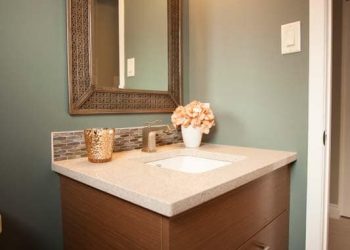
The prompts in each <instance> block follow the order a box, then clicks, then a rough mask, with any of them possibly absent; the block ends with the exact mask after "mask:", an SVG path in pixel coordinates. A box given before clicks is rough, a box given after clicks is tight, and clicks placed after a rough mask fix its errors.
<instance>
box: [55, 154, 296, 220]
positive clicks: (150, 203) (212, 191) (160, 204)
mask: <svg viewBox="0 0 350 250" xmlns="http://www.w3.org/2000/svg"><path fill="white" fill-rule="evenodd" d="M296 160H297V154H296V153H292V152H291V153H290V156H288V157H286V158H284V159H281V160H279V161H276V162H274V163H272V164H269V165H266V166H263V167H261V168H259V169H257V170H255V171H253V172H249V173H247V174H244V175H242V176H240V177H238V178H236V179H232V180H230V181H228V182H226V183H222V184H221V185H218V186H215V187H212V188H209V189H208V190H205V191H203V192H200V193H197V194H194V195H192V196H190V197H188V198H185V199H183V200H180V201H177V202H175V203H172V204H169V203H167V202H165V201H161V200H159V199H153V198H150V197H146V196H145V195H141V194H139V193H136V192H133V191H131V190H127V189H124V188H122V187H118V186H116V185H115V184H112V183H108V182H105V181H102V180H99V179H97V178H93V177H91V176H88V175H84V174H80V173H77V172H75V171H72V170H70V169H67V168H65V167H62V166H59V164H57V163H56V162H52V164H51V168H52V170H53V171H54V172H56V173H58V174H61V175H63V176H66V177H68V178H71V179H73V180H76V181H79V182H81V183H83V184H86V185H88V186H91V187H93V188H96V189H98V190H100V191H102V192H105V193H108V194H110V195H113V196H115V197H118V198H120V199H123V200H125V201H128V202H131V203H133V204H135V205H138V206H141V207H143V208H146V209H148V210H150V211H153V212H155V213H158V214H161V215H163V216H166V217H173V216H175V215H178V214H180V213H182V212H185V211H187V210H189V209H191V208H194V207H196V206H198V205H201V204H203V203H205V202H207V201H209V200H212V199H215V198H217V197H219V196H220V195H223V194H225V193H227V192H230V191H232V190H234V189H236V188H239V187H241V186H243V185H245V184H247V183H249V182H251V181H254V180H256V179H258V178H260V177H262V176H264V175H266V174H269V173H271V172H273V171H275V170H277V169H279V168H282V167H284V166H287V165H290V164H291V163H293V162H295V161H296Z"/></svg>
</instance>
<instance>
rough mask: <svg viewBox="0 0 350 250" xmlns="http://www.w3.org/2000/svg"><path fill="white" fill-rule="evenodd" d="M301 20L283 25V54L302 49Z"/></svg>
mask: <svg viewBox="0 0 350 250" xmlns="http://www.w3.org/2000/svg"><path fill="white" fill-rule="evenodd" d="M300 26H301V24H300V21H298V22H294V23H288V24H285V25H282V26H281V44H282V54H290V53H296V52H300V51H301V29H300Z"/></svg>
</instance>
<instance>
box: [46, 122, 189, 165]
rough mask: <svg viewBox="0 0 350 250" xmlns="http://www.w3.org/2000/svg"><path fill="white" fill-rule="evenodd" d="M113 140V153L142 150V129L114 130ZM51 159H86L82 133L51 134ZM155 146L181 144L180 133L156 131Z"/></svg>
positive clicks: (175, 131)
mask: <svg viewBox="0 0 350 250" xmlns="http://www.w3.org/2000/svg"><path fill="white" fill-rule="evenodd" d="M115 132H116V133H115V139H114V146H113V151H114V152H120V151H128V150H133V149H141V148H142V127H139V128H116V129H115ZM51 141H52V151H53V152H52V158H53V160H54V161H62V160H70V159H76V158H81V157H86V156H87V153H86V146H85V141H84V132H83V131H73V132H53V133H52V135H51ZM156 142H157V146H163V145H169V144H173V143H179V142H182V136H181V132H180V131H178V130H174V131H158V132H157V135H156Z"/></svg>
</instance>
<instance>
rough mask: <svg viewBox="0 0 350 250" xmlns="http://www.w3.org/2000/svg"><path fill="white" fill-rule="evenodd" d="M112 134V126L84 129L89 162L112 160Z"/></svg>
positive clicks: (113, 132)
mask: <svg viewBox="0 0 350 250" xmlns="http://www.w3.org/2000/svg"><path fill="white" fill-rule="evenodd" d="M114 135H115V130H114V129H113V128H91V129H85V130H84V138H85V144H86V150H87V156H88V159H89V161H90V162H93V163H103V162H108V161H111V160H112V153H113V142H114Z"/></svg>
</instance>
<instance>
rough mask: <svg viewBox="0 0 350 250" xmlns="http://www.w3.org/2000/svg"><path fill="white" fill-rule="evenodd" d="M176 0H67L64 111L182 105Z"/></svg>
mask: <svg viewBox="0 0 350 250" xmlns="http://www.w3.org/2000/svg"><path fill="white" fill-rule="evenodd" d="M181 8H182V6H181V0H67V53H68V89H69V113H70V114H71V115H85V114H86V115H87V114H108V113H167V112H172V111H173V110H174V109H175V108H176V107H177V106H178V105H181V104H182V41H181V39H182V36H181V25H182V20H181V19H182V11H181Z"/></svg>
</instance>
